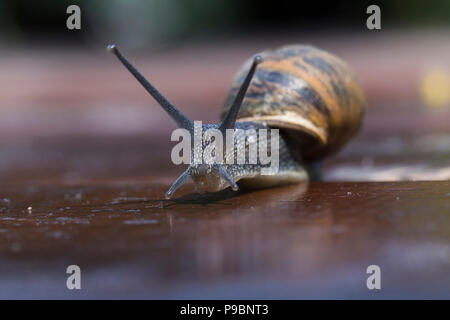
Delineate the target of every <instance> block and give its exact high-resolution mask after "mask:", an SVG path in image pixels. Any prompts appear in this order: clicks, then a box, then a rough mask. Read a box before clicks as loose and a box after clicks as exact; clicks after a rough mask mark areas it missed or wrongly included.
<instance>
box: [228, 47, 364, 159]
mask: <svg viewBox="0 0 450 320" xmlns="http://www.w3.org/2000/svg"><path fill="white" fill-rule="evenodd" d="M261 56H262V57H263V59H264V61H263V62H262V63H261V64H260V65H259V66H258V69H257V70H256V73H255V75H254V77H253V80H252V82H251V84H250V87H249V88H248V91H247V93H246V95H245V99H244V101H243V104H242V106H241V109H240V111H239V114H238V121H240V122H247V121H250V122H264V123H267V124H268V125H269V126H271V127H275V128H280V129H282V130H283V132H284V133H285V138H286V141H287V142H288V144H289V146H290V149H291V151H292V153H293V155H294V156H296V157H300V158H302V159H304V160H307V161H315V160H320V159H322V158H323V157H325V156H328V155H330V154H332V153H334V152H336V151H338V150H339V149H340V148H341V147H342V146H343V145H344V144H345V143H346V142H347V141H348V140H349V139H350V138H351V137H352V136H354V135H355V133H356V132H357V131H358V129H359V127H360V125H361V119H362V116H363V113H364V106H365V104H366V103H365V99H364V95H363V91H362V89H361V87H360V85H359V84H358V82H357V80H356V78H355V76H354V74H353V72H352V71H351V69H350V67H349V66H348V65H347V64H346V63H345V62H343V61H342V60H341V59H339V58H338V57H336V56H334V55H332V54H330V53H328V52H326V51H323V50H320V49H317V48H315V47H312V46H304V45H291V46H284V47H281V48H279V49H277V50H270V51H264V52H262V53H261ZM250 64H251V59H250V60H248V61H247V62H246V63H244V65H243V66H242V67H241V68H240V70H239V71H238V72H237V74H236V76H235V78H234V81H233V84H232V87H231V89H230V91H229V93H228V95H227V99H226V102H225V105H224V108H223V112H222V118H223V116H224V115H225V114H226V113H227V111H228V109H229V108H230V106H231V103H232V101H233V99H234V97H235V96H236V93H237V91H238V90H239V87H240V86H241V84H242V82H243V81H244V79H245V76H246V73H247V72H248V69H249V67H250Z"/></svg>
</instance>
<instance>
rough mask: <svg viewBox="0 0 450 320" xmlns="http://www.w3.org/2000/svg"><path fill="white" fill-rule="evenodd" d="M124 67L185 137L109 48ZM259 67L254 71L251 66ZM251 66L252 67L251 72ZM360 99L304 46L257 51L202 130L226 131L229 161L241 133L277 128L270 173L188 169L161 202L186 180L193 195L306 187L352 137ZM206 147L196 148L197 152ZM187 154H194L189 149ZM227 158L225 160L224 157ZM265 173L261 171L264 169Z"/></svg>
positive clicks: (240, 147) (344, 75)
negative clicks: (217, 115)
mask: <svg viewBox="0 0 450 320" xmlns="http://www.w3.org/2000/svg"><path fill="white" fill-rule="evenodd" d="M108 48H109V50H111V51H112V52H113V53H114V54H116V56H117V57H118V58H119V60H121V62H122V63H123V64H124V65H125V67H126V68H127V69H128V70H129V71H130V72H131V73H132V74H133V75H134V76H135V77H136V79H137V80H138V81H139V82H140V83H141V84H142V85H143V86H144V87H145V88H146V89H147V91H148V92H149V93H150V94H151V95H152V96H153V97H154V98H155V99H156V100H157V101H158V102H159V104H160V105H161V106H162V107H163V108H164V109H165V110H166V111H167V112H168V113H169V115H170V116H171V117H172V118H173V119H174V121H175V122H176V123H177V124H178V126H179V127H181V128H185V129H187V130H190V132H193V127H194V124H193V122H192V121H190V120H189V119H187V118H186V117H185V116H184V115H183V114H182V113H181V112H180V111H178V110H177V109H176V108H175V107H174V106H173V105H172V104H170V102H168V101H167V100H166V99H165V98H164V97H163V96H162V95H161V94H160V93H159V92H158V91H157V90H156V89H155V88H154V87H153V86H152V85H151V84H150V83H149V82H148V81H147V80H145V78H144V77H143V76H142V75H141V74H140V73H139V72H138V71H137V70H136V69H135V68H134V67H133V66H132V65H131V64H130V63H129V62H128V61H127V60H126V59H125V58H124V57H123V56H122V55H121V54H120V52H119V51H118V50H117V48H116V47H115V46H109V47H108ZM258 65H259V66H258ZM257 66H258V68H257ZM364 106H365V99H364V95H363V92H362V89H361V87H360V86H359V84H358V82H357V80H356V79H355V76H354V75H353V73H352V71H351V69H350V68H349V66H348V65H347V64H346V63H345V62H343V61H342V60H341V59H339V58H337V57H336V56H334V55H332V54H330V53H328V52H326V51H323V50H320V49H317V48H315V47H311V46H302V45H292V46H285V47H281V48H279V49H276V50H269V51H264V52H262V53H261V54H260V55H257V56H255V57H253V58H252V59H249V60H248V61H247V62H245V63H244V65H243V66H242V67H241V68H240V69H239V71H238V72H237V74H236V76H235V77H234V80H233V83H232V86H231V89H230V90H229V92H228V95H227V98H226V102H225V105H224V107H223V110H222V114H221V120H222V121H221V123H220V124H207V125H203V129H204V130H207V129H217V130H219V131H220V132H223V133H225V131H226V130H228V129H233V130H234V133H235V135H234V141H235V142H242V141H243V140H244V143H242V144H239V143H236V146H237V147H236V150H235V151H236V153H235V155H234V156H236V155H237V154H242V153H243V154H248V152H249V150H248V148H249V144H248V143H246V142H245V139H246V137H245V135H244V134H243V132H245V131H246V130H255V131H256V132H258V133H257V136H256V143H257V144H258V145H261V144H270V143H271V142H270V139H269V140H267V139H260V134H259V131H260V129H266V130H270V129H279V140H278V149H277V150H278V154H279V167H277V170H276V171H274V172H273V173H272V174H271V173H269V174H267V170H266V173H265V174H262V169H263V168H264V166H263V165H262V164H261V163H260V162H259V161H258V162H256V163H252V164H250V163H236V162H234V163H231V164H228V163H213V164H196V163H193V162H192V161H191V164H190V166H189V168H188V169H187V170H186V171H185V172H184V173H183V174H182V175H181V176H180V177H179V178H178V179H177V180H176V181H175V183H174V184H173V185H172V187H171V188H170V189H169V191H168V192H167V193H166V198H169V197H171V196H172V194H173V192H174V191H175V190H176V189H177V188H178V187H179V186H180V185H182V184H183V183H184V182H185V181H186V180H187V179H188V178H191V179H192V180H193V182H194V185H195V187H196V189H197V191H198V192H216V191H220V190H222V189H225V188H227V187H229V186H231V187H232V189H233V190H237V189H238V186H237V184H236V182H238V181H240V184H245V185H249V186H252V187H267V186H276V185H282V184H289V183H296V182H301V181H306V180H308V179H310V178H311V175H312V174H313V170H312V168H313V167H314V164H315V163H316V162H318V161H320V160H321V159H323V158H324V157H326V156H329V155H331V154H333V153H335V152H337V151H338V150H339V149H340V148H342V146H343V145H345V143H347V142H348V140H349V139H350V138H352V137H353V136H354V135H355V134H356V132H357V131H358V129H359V127H360V125H361V120H362V116H363V113H364ZM211 143H213V142H212V140H209V141H208V140H206V141H203V144H202V145H201V148H203V149H205V148H206V147H207V146H208V145H209V144H211ZM193 151H195V150H193ZM232 156H233V155H232ZM266 169H267V168H266Z"/></svg>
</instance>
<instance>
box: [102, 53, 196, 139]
mask: <svg viewBox="0 0 450 320" xmlns="http://www.w3.org/2000/svg"><path fill="white" fill-rule="evenodd" d="M106 50H107V51H108V52H111V53H113V54H114V55H115V56H116V57H117V58H118V59H119V60H120V62H122V64H123V65H124V66H125V68H127V69H128V71H130V72H131V74H132V75H133V76H134V77H135V78H136V79H137V81H139V83H140V84H141V85H142V86H143V87H144V88H145V90H147V92H148V93H149V94H150V95H151V96H152V97H153V98H154V99H155V100H156V101H157V102H158V103H159V105H160V106H161V107H162V108H163V109H164V110H165V111H166V112H167V113H168V114H169V116H170V117H171V118H172V119H173V120H174V121H175V122H176V124H177V125H178V126H179V127H180V128H184V129H187V130H189V131H190V132H192V131H193V130H194V124H193V123H192V121H191V120H189V119H188V118H187V117H186V116H185V115H184V114H183V113H181V111H179V110H178V109H177V108H176V107H175V106H174V105H173V104H171V103H170V102H169V101H168V100H167V99H166V98H165V97H164V96H163V95H162V94H161V93H160V92H159V91H158V89H156V88H155V87H154V86H153V85H152V84H151V83H150V82H149V81H148V80H147V79H145V77H144V76H143V75H142V74H141V73H140V72H139V71H137V69H136V68H135V67H134V66H133V65H132V64H131V63H130V62H129V61H128V60H127V59H126V58H125V57H124V56H123V55H122V53H120V51H119V49H118V48H117V46H116V45H115V44H110V45H109V46H107V47H106Z"/></svg>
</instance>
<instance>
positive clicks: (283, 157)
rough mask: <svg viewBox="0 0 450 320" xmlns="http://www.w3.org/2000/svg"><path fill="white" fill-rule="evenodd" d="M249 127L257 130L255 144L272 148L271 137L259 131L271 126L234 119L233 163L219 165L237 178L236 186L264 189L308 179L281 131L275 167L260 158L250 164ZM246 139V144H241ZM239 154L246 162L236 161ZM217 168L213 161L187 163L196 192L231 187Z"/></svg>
mask: <svg viewBox="0 0 450 320" xmlns="http://www.w3.org/2000/svg"><path fill="white" fill-rule="evenodd" d="M215 127H216V125H204V126H203V130H204V131H206V130H208V129H211V128H215ZM236 129H237V130H236ZM239 129H240V130H239ZM250 129H254V130H255V131H256V133H257V141H255V142H254V143H257V145H258V146H259V147H260V148H261V147H263V148H265V150H271V148H270V139H260V136H259V130H260V129H266V130H267V131H270V130H271V129H273V128H271V127H269V126H267V125H266V124H265V123H263V122H237V123H236V128H235V131H234V133H235V135H234V141H235V154H234V163H233V164H226V163H222V164H221V165H222V167H223V168H224V169H225V170H226V171H227V173H228V174H229V175H230V176H231V178H232V179H233V180H234V181H235V182H238V181H239V185H242V186H245V187H250V188H265V187H272V186H277V185H285V184H292V183H298V182H302V181H307V180H309V174H308V170H307V168H306V167H305V166H304V165H303V164H302V162H301V160H300V159H298V158H295V157H294V155H293V154H292V153H291V152H290V149H291V148H289V146H288V143H287V142H286V140H285V138H284V135H283V133H281V134H280V136H279V140H278V145H279V148H278V155H279V159H278V165H277V166H273V164H272V166H271V163H269V164H262V163H261V162H260V158H259V157H258V158H257V162H256V163H255V164H251V163H249V156H248V154H249V148H250V147H249V142H248V137H247V136H246V135H245V134H244V132H245V131H247V130H250ZM245 139H247V140H245ZM245 141H247V143H244V142H245ZM250 143H251V142H250ZM208 144H209V142H206V143H204V144H203V145H202V148H203V149H204V148H205V147H206V145H208ZM195 151H196V150H192V154H193V152H195ZM197 152H198V151H197ZM242 153H244V154H245V155H246V157H245V163H238V161H237V155H238V154H242ZM263 168H264V169H265V172H264V173H263V172H262V169H263ZM218 170H219V169H218V167H217V166H215V165H214V164H211V165H207V164H193V163H191V165H190V166H189V173H190V177H191V179H192V181H193V182H194V185H195V188H196V190H197V192H199V193H204V192H217V191H220V190H223V189H225V188H227V187H229V186H230V184H229V182H228V181H227V180H226V179H224V178H223V176H222V175H220V173H219V171H218ZM268 171H269V172H268Z"/></svg>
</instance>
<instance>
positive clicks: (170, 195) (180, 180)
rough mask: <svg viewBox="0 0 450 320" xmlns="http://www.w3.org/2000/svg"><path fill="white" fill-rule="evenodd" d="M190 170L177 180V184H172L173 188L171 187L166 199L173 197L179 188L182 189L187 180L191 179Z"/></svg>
mask: <svg viewBox="0 0 450 320" xmlns="http://www.w3.org/2000/svg"><path fill="white" fill-rule="evenodd" d="M190 174H191V172H190V169H189V168H188V169H187V170H186V171H184V172H183V173H182V174H181V176H179V177H178V178H177V180H175V182H174V183H173V184H172V186H171V187H170V189H169V190H168V191H167V192H166V199H170V198H171V197H172V195H173V193H174V192H175V191H176V190H177V189H178V188H179V187H181V186H182V185H183V184H184V183H185V182H186V181H187V179H189V177H190Z"/></svg>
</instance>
